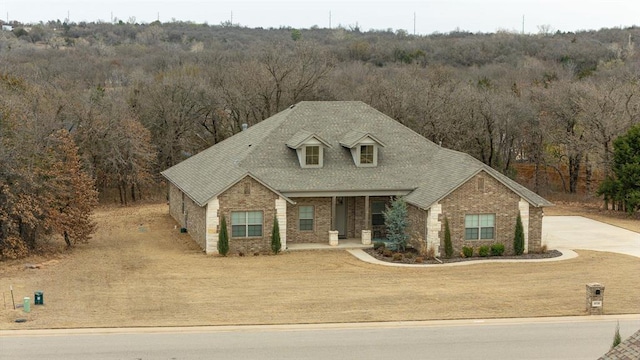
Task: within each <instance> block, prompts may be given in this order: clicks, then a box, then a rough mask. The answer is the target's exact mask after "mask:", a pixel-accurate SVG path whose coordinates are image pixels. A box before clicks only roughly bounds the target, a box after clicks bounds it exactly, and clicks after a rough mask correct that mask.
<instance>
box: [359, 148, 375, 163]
mask: <svg viewBox="0 0 640 360" xmlns="http://www.w3.org/2000/svg"><path fill="white" fill-rule="evenodd" d="M360 164H373V145H360Z"/></svg>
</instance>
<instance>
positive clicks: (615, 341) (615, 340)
mask: <svg viewBox="0 0 640 360" xmlns="http://www.w3.org/2000/svg"><path fill="white" fill-rule="evenodd" d="M621 342H622V337H621V336H620V321H618V323H617V324H616V331H615V333H613V343H611V348H612V349H613V348H614V347H616V346H618V345H620V343H621Z"/></svg>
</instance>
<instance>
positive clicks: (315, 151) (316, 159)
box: [304, 145, 320, 166]
mask: <svg viewBox="0 0 640 360" xmlns="http://www.w3.org/2000/svg"><path fill="white" fill-rule="evenodd" d="M304 153H305V154H304V158H305V165H307V166H318V165H320V146H319V145H310V146H306V147H305V149H304Z"/></svg>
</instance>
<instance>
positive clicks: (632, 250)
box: [542, 216, 640, 257]
mask: <svg viewBox="0 0 640 360" xmlns="http://www.w3.org/2000/svg"><path fill="white" fill-rule="evenodd" d="M542 240H543V242H544V243H546V244H547V246H548V247H549V249H558V248H563V249H573V250H576V249H584V250H596V251H609V252H614V253H620V254H626V255H631V256H637V257H640V234H638V233H636V232H633V231H629V230H626V229H623V228H620V227H617V226H613V225H609V224H605V223H602V222H599V221H595V220H591V219H588V218H585V217H582V216H545V217H544V218H543V219H542Z"/></svg>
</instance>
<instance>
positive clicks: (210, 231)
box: [204, 197, 220, 254]
mask: <svg viewBox="0 0 640 360" xmlns="http://www.w3.org/2000/svg"><path fill="white" fill-rule="evenodd" d="M218 209H220V201H219V200H218V198H217V197H215V198H213V199H211V201H209V203H208V204H207V215H206V221H205V226H206V229H207V232H206V235H205V236H206V246H205V249H204V251H205V252H206V253H207V254H217V253H218V226H219V225H220V218H219V217H218Z"/></svg>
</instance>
